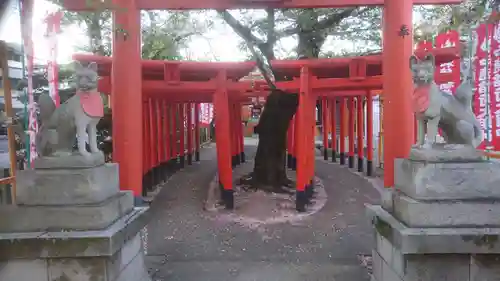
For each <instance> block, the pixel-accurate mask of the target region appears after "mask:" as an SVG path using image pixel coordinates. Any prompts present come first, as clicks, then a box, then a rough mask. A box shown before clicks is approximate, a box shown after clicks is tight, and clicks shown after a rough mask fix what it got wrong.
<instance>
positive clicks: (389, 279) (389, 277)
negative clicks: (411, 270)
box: [382, 261, 427, 281]
mask: <svg viewBox="0 0 500 281" xmlns="http://www.w3.org/2000/svg"><path fill="white" fill-rule="evenodd" d="M382 280H384V281H402V280H403V279H401V277H399V276H398V275H397V274H396V272H395V271H394V270H393V269H392V268H391V266H390V265H389V264H388V263H387V262H385V261H382ZM414 280H419V279H414ZM426 281H427V280H426Z"/></svg>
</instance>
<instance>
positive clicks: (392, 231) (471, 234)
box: [366, 205, 500, 255]
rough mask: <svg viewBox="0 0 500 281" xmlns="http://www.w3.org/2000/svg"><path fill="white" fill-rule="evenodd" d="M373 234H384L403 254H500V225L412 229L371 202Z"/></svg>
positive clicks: (368, 210)
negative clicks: (498, 226)
mask: <svg viewBox="0 0 500 281" xmlns="http://www.w3.org/2000/svg"><path fill="white" fill-rule="evenodd" d="M366 211H367V215H368V217H369V218H370V220H371V223H372V227H373V231H374V234H376V233H379V234H380V235H381V236H383V237H385V238H386V239H387V240H388V241H389V242H390V243H391V244H392V245H393V246H394V247H395V248H397V249H399V250H400V251H401V254H402V255H407V254H500V228H489V227H483V228H481V227H477V228H411V227H408V226H406V225H404V224H403V223H401V222H400V221H398V220H397V219H396V218H395V217H394V216H393V215H391V214H390V213H388V212H387V211H386V210H384V209H383V208H382V207H381V206H374V205H368V206H367V209H366Z"/></svg>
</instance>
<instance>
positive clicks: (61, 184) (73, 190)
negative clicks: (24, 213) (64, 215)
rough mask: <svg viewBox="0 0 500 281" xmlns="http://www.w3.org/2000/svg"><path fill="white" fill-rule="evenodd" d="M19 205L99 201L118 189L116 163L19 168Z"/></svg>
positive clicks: (74, 203) (73, 203)
mask: <svg viewBox="0 0 500 281" xmlns="http://www.w3.org/2000/svg"><path fill="white" fill-rule="evenodd" d="M16 187H17V192H16V194H17V204H19V205H57V206H61V205H81V204H93V203H99V202H102V201H104V200H106V199H108V198H110V197H111V196H113V195H115V194H116V193H118V192H119V191H120V188H119V178H118V164H105V165H100V166H97V167H92V168H87V169H69V168H68V169H47V170H24V171H19V172H18V176H17V185H16Z"/></svg>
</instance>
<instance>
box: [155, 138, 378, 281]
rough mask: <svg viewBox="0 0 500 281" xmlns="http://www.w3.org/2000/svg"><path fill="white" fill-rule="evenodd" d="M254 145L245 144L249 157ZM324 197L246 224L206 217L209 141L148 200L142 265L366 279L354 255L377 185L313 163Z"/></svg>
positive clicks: (256, 277) (301, 280) (177, 272)
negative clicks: (294, 215) (315, 205)
mask: <svg viewBox="0 0 500 281" xmlns="http://www.w3.org/2000/svg"><path fill="white" fill-rule="evenodd" d="M255 149H256V147H255V146H253V145H250V146H247V147H246V151H247V155H249V156H250V157H252V156H253V155H254V153H255ZM316 165H317V167H316V173H317V176H318V177H319V178H321V179H322V181H323V184H324V186H325V191H326V193H327V194H328V199H327V201H326V204H325V206H323V208H322V209H321V210H320V211H318V212H317V213H315V214H314V215H312V216H310V217H308V218H307V219H305V220H303V221H301V222H300V223H293V224H290V223H284V224H273V225H266V226H263V227H259V228H254V229H252V228H248V227H245V226H242V225H239V224H235V223H228V222H226V223H222V222H219V221H214V220H211V219H209V218H207V214H206V212H205V211H203V210H202V208H203V201H204V198H205V196H206V193H207V188H208V185H209V183H210V181H211V180H212V179H213V177H214V175H215V172H216V155H215V149H214V147H209V148H206V149H204V150H203V152H202V154H201V163H200V164H195V165H193V166H190V167H187V168H186V169H185V170H184V171H182V172H179V173H177V174H176V175H174V176H173V177H172V178H171V179H170V180H169V182H168V183H167V186H165V187H164V188H163V189H162V191H161V193H160V194H159V195H158V196H157V197H156V199H155V201H154V203H153V204H152V210H151V211H152V212H151V213H152V218H151V222H150V223H149V225H148V242H147V258H146V261H147V265H148V266H149V268H150V271H151V275H152V279H153V280H154V281H163V280H165V281H166V280H169V281H170V280H172V281H173V280H179V281H226V280H227V281H240V280H241V281H280V280H284V281H320V280H329V281H364V280H369V276H368V273H367V270H366V268H364V267H363V266H361V261H360V258H359V255H369V254H370V253H371V243H372V241H373V239H372V236H371V234H370V233H369V231H368V229H369V224H368V221H367V219H366V217H365V210H364V204H365V203H376V202H377V201H378V200H379V199H378V193H377V191H376V190H375V189H374V188H373V187H372V186H371V184H369V183H368V182H367V181H366V180H365V179H363V178H362V177H360V176H358V175H355V174H353V173H351V172H350V171H348V170H347V169H346V168H343V167H340V166H338V165H335V164H331V163H325V162H323V161H321V160H319V161H317V162H316Z"/></svg>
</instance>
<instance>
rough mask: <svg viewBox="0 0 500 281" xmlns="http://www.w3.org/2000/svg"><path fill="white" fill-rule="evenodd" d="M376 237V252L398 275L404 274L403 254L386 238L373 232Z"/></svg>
mask: <svg viewBox="0 0 500 281" xmlns="http://www.w3.org/2000/svg"><path fill="white" fill-rule="evenodd" d="M375 237H377V244H376V247H377V248H376V250H377V254H378V255H379V256H380V257H381V258H382V259H383V260H384V261H385V262H386V263H387V264H388V265H389V266H390V267H391V268H392V270H393V271H394V272H396V274H397V275H398V276H399V277H403V276H404V270H405V262H404V255H403V254H402V253H401V251H400V250H399V249H398V248H397V247H395V246H394V245H393V244H392V243H391V242H390V241H389V240H388V239H386V238H385V237H383V236H382V235H380V234H379V233H375Z"/></svg>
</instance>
